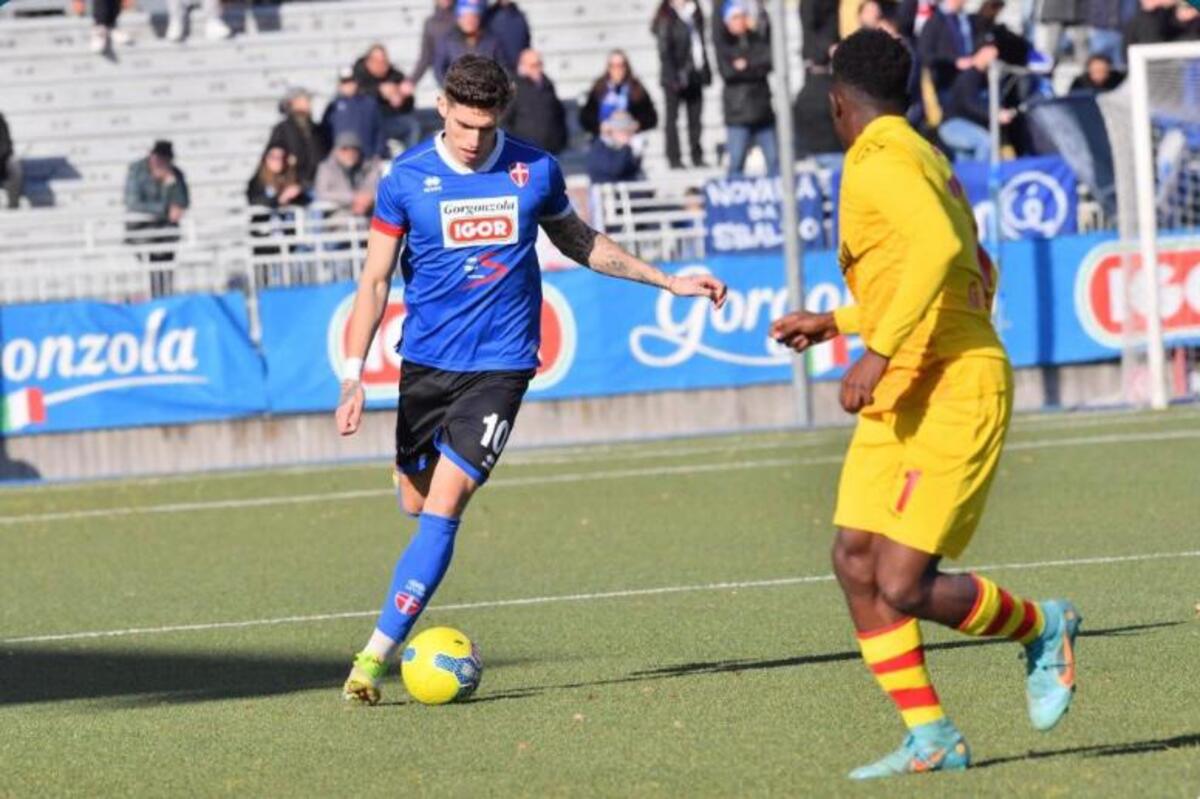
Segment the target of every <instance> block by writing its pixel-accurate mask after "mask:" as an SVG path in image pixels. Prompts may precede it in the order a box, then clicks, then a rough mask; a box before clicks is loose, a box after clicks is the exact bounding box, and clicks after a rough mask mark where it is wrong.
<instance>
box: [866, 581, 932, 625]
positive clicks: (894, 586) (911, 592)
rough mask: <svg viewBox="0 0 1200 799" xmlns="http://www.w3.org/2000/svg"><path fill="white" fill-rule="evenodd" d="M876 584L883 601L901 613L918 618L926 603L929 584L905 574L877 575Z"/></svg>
mask: <svg viewBox="0 0 1200 799" xmlns="http://www.w3.org/2000/svg"><path fill="white" fill-rule="evenodd" d="M876 582H877V583H878V585H879V595H880V596H881V597H882V598H883V601H884V602H887V603H888V605H889V606H891V607H892V608H894V609H896V610H898V611H900V612H901V613H905V614H908V615H909V616H919V615H920V614H921V611H922V609H923V608H924V607H925V606H926V604H927V602H928V599H929V584H928V583H927V582H926V581H925V580H923V579H921V578H920V577H915V578H914V577H911V576H909V575H907V574H893V575H879V576H877V577H876Z"/></svg>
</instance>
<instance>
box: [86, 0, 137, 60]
mask: <svg viewBox="0 0 1200 799" xmlns="http://www.w3.org/2000/svg"><path fill="white" fill-rule="evenodd" d="M120 14H121V0H92V22H93V23H95V24H94V26H93V27H92V38H91V40H90V42H89V47H90V49H91V51H92V52H93V53H97V54H100V53H111V52H112V48H113V45H126V44H131V43H132V42H133V37H132V36H130V35H129V32H128V31H123V30H119V29H118V28H117V17H118V16H120Z"/></svg>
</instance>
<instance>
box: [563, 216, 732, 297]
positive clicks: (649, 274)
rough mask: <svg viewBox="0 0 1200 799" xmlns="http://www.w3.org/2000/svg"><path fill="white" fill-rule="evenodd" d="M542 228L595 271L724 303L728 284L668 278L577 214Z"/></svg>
mask: <svg viewBox="0 0 1200 799" xmlns="http://www.w3.org/2000/svg"><path fill="white" fill-rule="evenodd" d="M542 229H543V230H545V231H546V235H547V236H549V237H550V241H552V242H554V246H555V247H558V249H559V250H561V251H562V253H563V255H565V256H567V257H568V258H570V259H571V260H573V261H575V262H577V263H580V264H583V265H584V266H586V267H588V268H589V269H591V270H592V271H595V272H599V273H600V274H602V275H610V276H612V277H619V278H622V279H624V280H632V281H634V282H636V283H645V284H646V285H648V286H655V287H657V288H660V289H666V290H667V291H669V292H671V293H672V294H675V295H676V296H679V297H708V298H709V299H710V300H712V302H713V304H714V305H715V306H717V307H718V308H720V307H721V306H722V305H723V304H724V303H725V284H724V283H722V282H721V281H720V280H717V279H716V278H715V277H713V276H712V275H689V276H686V277H684V276H680V275H668V274H666V273H665V272H663V271H662V270H661V269H658V268H656V267H653V266H651V265H650V264H648V263H646V262H645V261H643V260H641V259H640V258H636V257H634V256H633V255H631V254H630V253H628V252H626V251H625V250H624V249H622V248H621V246H620V245H618V244H617V243H616V242H615V241H613V240H612V239H610V238H609V237H608V236H606V235H604V234H603V233H601V232H599V231H598V230H594V229H593V228H592V227H591V226H590V225H589V224H588V223H586V222H584V221H583V220H582V219H580V218H579V215H578V214H576V213H574V212H571V213H569V214H567V215H566V216H565V217H563V218H562V219H555V220H552V221H548V222H543V223H542Z"/></svg>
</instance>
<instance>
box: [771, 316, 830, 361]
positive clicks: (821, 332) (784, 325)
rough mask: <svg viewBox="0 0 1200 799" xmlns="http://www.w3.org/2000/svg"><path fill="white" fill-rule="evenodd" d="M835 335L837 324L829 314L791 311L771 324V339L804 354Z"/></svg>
mask: <svg viewBox="0 0 1200 799" xmlns="http://www.w3.org/2000/svg"><path fill="white" fill-rule="evenodd" d="M837 334H838V329H837V322H836V321H835V320H834V318H833V314H831V313H809V312H808V311H793V312H792V313H790V314H786V315H784V316H781V317H779V318H778V319H776V320H775V321H774V322H772V323H771V338H773V339H775V340H776V341H778V342H779V343H780V344H783V345H784V346H785V347H791V348H792V349H794V350H795V351H796V352H804V351H805V350H806V349H808V348H809V347H811V346H813V345H814V344H820V343H821V342H823V341H829V339H831V338H834V337H835V336H837Z"/></svg>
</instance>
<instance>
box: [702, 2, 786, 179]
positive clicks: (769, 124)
mask: <svg viewBox="0 0 1200 799" xmlns="http://www.w3.org/2000/svg"><path fill="white" fill-rule="evenodd" d="M769 26H770V23H769V20H768V19H767V15H766V14H765V13H764V14H760V15H759V16H758V19H757V22H755V21H754V20H753V19H752V18H751V17H750V13H749V9H748V8H747V7H746V3H745V0H725V3H724V6H723V7H722V10H721V16H720V17H715V18H714V19H713V49H714V50H715V51H716V55H717V68H718V69H719V70H720V72H721V78H722V79H723V80H724V83H725V86H724V88H723V89H722V90H721V100H722V104H723V107H724V108H723V110H724V112H725V146H726V149H727V150H728V152H729V174H730V176H736V175H741V174H742V173H743V170H744V169H745V167H746V155H747V154H748V153H749V151H750V147H751V145H756V146H757V147H758V148H759V149H760V150H761V151H762V155H763V158H764V159H765V160H766V162H767V174H770V175H774V174H777V173H778V172H779V148H778V146H777V143H776V140H775V112H774V110H773V109H772V106H771V87H770V85H769V84H768V83H767V78H768V76H769V75H770V74H771V33H770V27H769Z"/></svg>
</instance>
